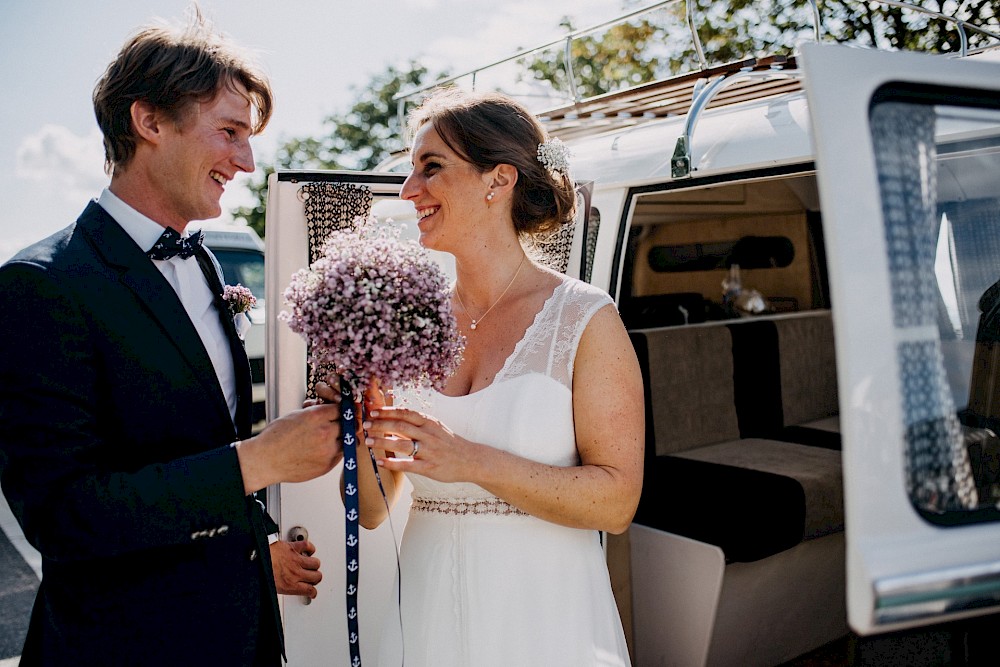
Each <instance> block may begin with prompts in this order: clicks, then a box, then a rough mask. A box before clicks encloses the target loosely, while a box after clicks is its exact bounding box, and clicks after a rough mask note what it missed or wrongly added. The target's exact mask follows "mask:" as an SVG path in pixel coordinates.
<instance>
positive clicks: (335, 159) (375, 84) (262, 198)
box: [233, 62, 427, 236]
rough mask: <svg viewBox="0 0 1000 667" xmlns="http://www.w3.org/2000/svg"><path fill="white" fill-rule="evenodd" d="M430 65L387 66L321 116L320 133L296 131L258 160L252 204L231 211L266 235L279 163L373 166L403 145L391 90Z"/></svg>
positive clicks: (418, 77)
mask: <svg viewBox="0 0 1000 667" xmlns="http://www.w3.org/2000/svg"><path fill="white" fill-rule="evenodd" d="M426 76H427V70H426V68H424V67H422V66H420V65H418V64H416V63H414V62H411V63H409V66H408V67H407V68H404V69H397V68H395V67H389V68H388V69H386V71H384V72H382V73H381V74H378V75H376V76H374V77H372V79H371V80H370V81H369V82H368V84H367V85H366V86H363V87H361V88H360V89H354V90H355V92H356V96H355V100H356V101H355V102H354V104H353V105H352V106H351V107H350V109H349V110H348V111H347V112H346V113H344V114H342V115H340V114H334V115H332V116H329V117H327V118H326V119H324V121H323V125H324V127H325V128H329V131H327V132H324V134H323V135H321V136H319V137H296V138H293V139H290V140H288V141H286V142H285V143H283V144H282V145H281V146H279V147H278V149H277V151H276V152H275V156H274V161H273V162H272V163H271V164H258V169H257V171H256V172H255V173H254V176H253V178H252V179H251V181H250V183H249V184H248V186H247V187H248V189H249V190H250V193H251V194H252V195H253V198H254V204H253V205H251V206H242V207H239V208H237V209H235V210H234V211H233V217H234V218H236V219H240V218H242V219H244V220H246V221H247V223H248V224H249V225H250V226H251V227H253V228H254V230H256V232H257V233H258V234H260V235H261V236H264V211H265V206H266V203H267V178H268V176H270V175H271V174H272V173H274V172H275V170H276V169H362V170H365V169H373V168H374V167H375V166H376V165H378V164H379V163H380V162H382V161H383V160H384V159H385V158H387V157H388V156H389V155H390V154H391V153H392V152H393V151H397V150H401V149H403V148H404V146H403V139H402V132H401V131H400V129H401V128H400V127H399V118H398V115H397V110H396V103H395V102H394V101H393V99H392V98H393V96H394V95H396V93H398V92H399V91H400V90H404V89H407V88H412V87H415V86H418V85H420V84H421V83H422V82H423V81H424V79H425V78H426Z"/></svg>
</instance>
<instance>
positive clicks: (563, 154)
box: [538, 138, 570, 176]
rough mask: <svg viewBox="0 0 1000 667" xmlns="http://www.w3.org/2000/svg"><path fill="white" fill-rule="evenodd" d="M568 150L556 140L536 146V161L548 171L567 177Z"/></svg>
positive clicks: (560, 141)
mask: <svg viewBox="0 0 1000 667" xmlns="http://www.w3.org/2000/svg"><path fill="white" fill-rule="evenodd" d="M569 156H570V152H569V148H568V147H567V146H566V144H564V143H563V142H562V140H560V139H558V138H552V139H549V140H548V141H545V142H543V143H540V144H538V161H539V162H541V163H542V166H543V167H545V168H546V169H548V170H549V171H554V172H557V173H559V174H562V175H563V176H568V175H569Z"/></svg>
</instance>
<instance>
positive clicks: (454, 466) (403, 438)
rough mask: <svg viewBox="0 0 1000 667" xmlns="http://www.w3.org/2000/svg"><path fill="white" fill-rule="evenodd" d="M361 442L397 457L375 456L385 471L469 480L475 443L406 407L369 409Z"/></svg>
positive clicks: (444, 478) (458, 480) (470, 479)
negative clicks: (366, 435) (364, 436)
mask: <svg viewBox="0 0 1000 667" xmlns="http://www.w3.org/2000/svg"><path fill="white" fill-rule="evenodd" d="M365 429H366V431H367V433H368V438H367V440H366V441H365V444H366V445H368V447H369V448H371V449H374V450H383V451H384V452H392V453H394V454H395V455H396V456H397V457H405V458H388V457H385V456H376V463H378V465H379V466H380V467H383V468H385V469H386V470H399V471H402V472H414V473H417V474H419V475H423V476H425V477H429V478H431V479H434V480H437V481H439V482H467V481H472V464H473V456H472V455H473V454H474V450H475V448H477V447H479V445H476V444H475V443H472V442H469V441H468V440H466V439H465V438H462V437H459V436H457V435H455V434H454V433H452V431H451V430H450V429H449V428H448V427H447V426H445V425H444V424H442V423H441V422H439V421H437V420H436V419H433V418H431V417H428V416H427V415H424V414H421V413H419V412H415V411H414V410H409V409H407V408H396V407H390V406H386V407H382V408H380V409H378V410H373V411H372V412H371V413H370V415H369V421H367V422H365Z"/></svg>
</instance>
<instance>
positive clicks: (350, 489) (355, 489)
mask: <svg viewBox="0 0 1000 667" xmlns="http://www.w3.org/2000/svg"><path fill="white" fill-rule="evenodd" d="M357 492H358V487H356V486H354V485H353V484H348V485H347V486H345V487H344V493H346V494H347V495H349V496H353V495H354V494H355V493H357Z"/></svg>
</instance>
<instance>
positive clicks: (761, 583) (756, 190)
mask: <svg viewBox="0 0 1000 667" xmlns="http://www.w3.org/2000/svg"><path fill="white" fill-rule="evenodd" d="M660 4H665V3H660ZM884 4H888V5H892V6H904V5H905V3H900V2H886V3H884ZM914 10H915V11H921V12H924V13H925V14H927V18H928V20H944V21H946V22H948V24H949V25H951V26H953V27H955V28H956V29H957V30H958V31H959V33H960V34H961V36H962V38H963V45H964V44H965V37H966V33H967V31H971V30H975V29H976V28H975V27H974V26H969V25H967V24H964V23H962V22H961V21H955V20H953V19H950V18H949V17H943V16H941V15H938V14H933V13H930V14H928V13H927V12H925V11H924V10H920V9H919V8H915V9H914ZM635 15H636V13H633V14H631V15H629V16H630V17H632V16H635ZM690 16H691V14H690V13H689V17H690ZM587 32H588V31H587V30H585V31H579V32H578V33H575V34H574V35H570V36H569V37H567V40H571V39H573V38H574V37H575V36H579V35H582V34H586V33H587ZM981 32H982V31H981ZM692 34H694V35H695V40H696V41H697V37H696V35H697V32H696V31H694V30H693V27H692ZM985 34H987V36H988V37H989V39H990V41H989V45H988V46H986V47H983V48H980V49H978V50H975V51H973V50H969V51H968V52H966V50H965V48H964V46H963V52H962V53H961V54H959V55H960V57H944V56H933V55H929V54H913V53H886V52H878V51H875V50H869V49H859V48H849V47H843V46H829V45H821V44H805V45H803V46H802V49H801V53H798V54H796V56H795V57H793V58H778V57H769V58H760V59H751V60H747V61H743V62H739V63H731V64H727V65H722V66H718V67H707V66H703V67H702V68H701V69H699V70H697V71H694V72H691V73H687V74H682V75H678V76H675V77H671V78H669V79H666V80H662V81H657V82H652V83H646V84H642V85H639V86H636V87H634V88H629V89H625V90H621V91H618V92H614V93H609V94H606V95H602V96H600V97H598V98H594V99H574V100H573V101H571V102H567V103H565V104H563V105H560V106H556V107H553V108H550V109H546V110H544V111H541V112H540V113H539V117H540V118H541V120H542V121H543V123H545V124H546V126H547V128H548V130H549V132H550V133H551V134H553V135H555V136H558V137H560V138H562V139H563V141H564V142H566V143H567V145H569V147H570V149H571V151H572V153H573V159H572V171H571V173H572V175H573V176H574V177H575V178H576V179H577V180H578V181H579V182H580V183H581V188H580V191H581V198H580V201H581V204H582V206H581V207H580V216H579V219H578V221H577V224H576V225H575V226H574V227H573V228H571V229H568V230H567V232H566V234H565V235H564V236H563V237H561V238H560V239H558V240H557V241H559V242H556V243H553V244H551V248H553V249H555V250H556V251H557V252H556V254H555V256H550V257H548V260H549V261H551V263H552V265H553V266H555V267H557V268H558V269H560V270H563V271H565V272H566V273H568V274H569V275H572V276H576V277H579V278H581V279H583V280H586V281H588V282H590V283H592V284H594V285H597V286H599V287H601V288H602V289H605V290H607V291H608V293H609V294H611V295H612V297H613V298H614V299H615V301H616V303H617V305H618V308H619V311H620V312H621V314H622V319H623V321H624V322H625V324H626V327H627V328H628V330H629V333H630V336H631V338H632V340H633V343H634V345H635V348H636V352H637V355H638V357H639V360H640V363H641V365H642V367H643V373H644V381H645V386H646V397H645V400H646V419H647V437H646V467H645V478H644V484H643V495H642V500H641V501H640V505H639V511H638V512H637V514H636V517H635V520H634V522H633V524H632V526H631V527H630V529H629V530H628V532H627V533H626V534H624V535H621V536H608V538H607V539H606V541H605V543H606V545H607V553H608V564H609V570H610V572H611V576H612V583H613V585H614V589H615V593H616V597H617V600H618V604H619V609H620V611H621V616H622V620H623V623H624V625H625V630H626V635H627V638H628V640H629V646H630V650H631V653H632V657H633V661H634V664H635V665H637V666H638V667H646V666H653V665H683V666H687V665H691V666H701V665H734V666H741V667H742V666H744V665H779V664H783V663H786V662H789V661H793V660H800V659H802V660H808V658H802V656H805V655H808V654H810V652H812V651H814V650H816V649H820V648H823V647H826V649H827V650H828V651H832V652H833V653H834V654H835V655H834V656H833V657H830V656H829V655H828V656H827V657H826V658H825V660H826V662H823V660H824V659H823V658H817V659H816V662H815V663H810V662H798V663H796V664H801V665H805V664H848V658H847V655H846V653H847V652H848V651H851V652H852V655H851V658H850V660H851V664H854V665H881V664H887V663H892V664H903V663H902V662H900V661H901V660H904V658H903V657H902V656H906V658H905V660H906V661H907V663H908V664H915V665H917V664H920V665H930V664H956V665H960V664H972V662H971V661H973V660H980V661H984V660H985V662H982V663H981V664H989V662H991V661H993V660H995V655H996V653H995V650H994V649H992V648H991V647H990V646H989V645H988V644H989V643H992V642H989V641H988V640H990V639H992V638H993V637H995V635H996V634H997V633H998V632H1000V439H998V438H997V435H996V434H997V433H1000V430H997V429H998V428H1000V284H998V279H1000V35H998V34H994V33H988V32H987V33H985ZM524 53H525V52H522V53H521V54H519V56H520V55H523V54H524ZM519 56H518V57H519ZM507 60H511V59H507ZM502 62H506V61H502ZM488 67H489V66H487V67H484V68H480V70H476V72H473V73H470V74H472V75H475V74H476V73H479V72H480V71H481V70H483V69H487V68H488ZM473 78H475V77H474V76H473ZM419 92H420V91H416V92H415V94H414V96H413V98H412V99H410V100H409V101H410V102H414V101H417V100H418V99H419ZM386 169H388V170H389V171H383V172H371V173H359V172H318V171H288V172H278V173H276V174H274V175H272V176H271V178H270V180H269V194H268V206H267V229H268V234H267V243H266V245H267V253H268V269H267V271H268V287H267V289H268V295H269V298H270V299H271V300H272V301H273V300H274V299H280V295H281V291H282V290H283V289H284V287H285V285H287V283H288V280H289V277H290V276H291V274H292V273H294V271H296V270H297V269H299V268H301V267H303V266H305V265H306V264H307V263H308V262H309V261H310V256H311V253H312V252H314V251H315V249H316V245H317V243H320V242H321V241H322V238H321V236H322V235H321V234H319V233H318V231H317V230H321V229H323V228H324V226H326V227H329V225H330V224H334V225H336V224H341V223H343V222H345V221H343V220H330V219H327V217H326V216H325V213H324V211H330V210H338V206H339V205H338V201H339V199H338V198H341V199H343V200H344V201H346V200H347V199H351V198H352V197H353V199H351V201H356V200H357V197H356V196H355V195H356V194H357V192H358V191H364V192H366V193H370V196H371V198H372V202H373V203H372V214H373V215H375V217H376V218H379V219H381V220H385V219H387V218H392V219H393V220H395V221H396V222H409V223H411V224H412V216H413V213H412V207H411V206H409V205H408V203H407V202H402V201H400V200H399V198H398V195H399V190H400V187H401V185H402V182H403V179H404V177H405V172H406V171H407V169H408V164H407V163H406V160H405V158H403V159H400V160H397V161H394V162H391V163H388V164H387V165H386ZM310 193H313V194H317V195H320V196H322V197H326V198H328V199H329V202H327V203H328V204H330V203H332V204H333V205H329V206H326V207H323V206H314V205H313V204H315V203H316V202H315V201H313V202H312V203H310V197H312V196H313V194H310ZM340 208H341V209H343V207H340ZM273 310H274V309H272V311H273ZM993 318H995V319H993ZM267 327H268V354H267V366H268V377H271V378H275V377H280V378H281V381H280V382H271V383H269V384H268V416H269V418H272V419H273V418H275V417H277V416H279V415H281V414H284V413H286V412H288V411H290V410H294V409H296V408H297V407H298V406H299V405H301V402H302V399H303V397H304V394H305V389H306V387H307V384H308V381H309V378H308V371H307V366H306V362H305V346H304V343H303V342H302V340H301V339H300V338H299V337H298V336H297V335H295V334H293V333H292V332H290V331H289V330H288V328H287V327H286V326H285V325H284V324H282V323H280V322H278V321H276V319H275V317H274V316H273V314H272V317H270V318H269V319H268V322H267ZM339 480H340V474H339V471H337V470H335V471H334V472H333V473H331V474H330V475H327V476H325V477H323V478H321V479H317V480H313V481H311V482H308V483H305V484H286V485H282V486H281V487H280V488H272V489H270V490H269V491H270V492H269V501H270V503H271V505H270V506H271V507H272V508H273V511H274V512H275V513H276V514H275V516H276V518H277V519H278V520H279V523H280V525H281V527H282V530H283V531H285V532H289V531H292V530H301V529H302V528H305V529H307V530H308V531H309V534H310V539H311V540H312V541H313V542H314V543H315V544H316V545H317V547H318V549H320V550H321V551H322V552H323V563H324V575H325V576H324V580H323V582H322V584H321V585H320V587H319V588H320V595H319V597H318V598H317V599H316V600H315V601H314V602H313V603H312V604H309V605H308V606H307V605H306V604H304V603H303V602H301V601H299V600H295V599H288V598H286V599H284V600H283V614H284V621H285V630H286V646H287V647H288V658H289V664H290V665H292V666H293V667H295V666H299V665H315V664H326V663H329V662H330V661H331V660H332V661H334V662H336V661H337V660H338V659H342V660H344V661H346V660H347V655H348V653H347V637H346V621H345V619H344V600H343V595H344V562H343V558H344V556H343V553H344V551H343V541H344V528H343V520H342V517H343V505H342V504H341V501H340V490H339ZM405 518H406V503H405V502H400V503H399V504H398V505H397V507H396V509H395V511H394V513H393V520H392V524H391V525H383V526H382V527H380V528H379V529H377V530H375V531H370V532H369V531H366V532H364V533H363V534H362V542H363V544H362V554H363V558H362V562H361V586H360V595H361V602H360V610H359V611H360V614H361V618H360V627H361V648H362V656H363V657H364V661H365V664H374V663H373V662H371V661H372V660H374V656H375V654H376V653H377V649H376V647H377V644H378V639H379V636H378V635H379V632H380V629H381V623H382V620H383V618H384V615H385V610H386V605H389V606H390V608H391V607H392V606H393V605H395V601H394V600H393V597H392V595H393V593H394V591H393V590H392V589H391V583H392V578H393V573H394V572H395V570H396V567H395V557H396V556H395V550H394V548H393V539H398V537H399V534H400V533H401V531H402V527H403V525H404V523H405ZM393 531H395V534H393ZM510 640H511V641H516V640H517V638H510ZM838 653H839V655H836V654H838ZM975 664H980V663H975ZM382 667H389V666H382Z"/></svg>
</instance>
